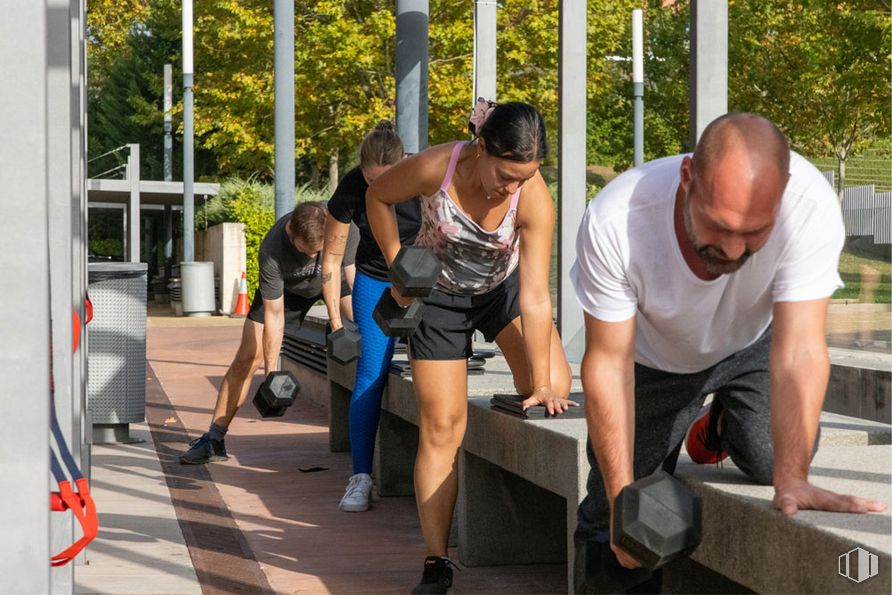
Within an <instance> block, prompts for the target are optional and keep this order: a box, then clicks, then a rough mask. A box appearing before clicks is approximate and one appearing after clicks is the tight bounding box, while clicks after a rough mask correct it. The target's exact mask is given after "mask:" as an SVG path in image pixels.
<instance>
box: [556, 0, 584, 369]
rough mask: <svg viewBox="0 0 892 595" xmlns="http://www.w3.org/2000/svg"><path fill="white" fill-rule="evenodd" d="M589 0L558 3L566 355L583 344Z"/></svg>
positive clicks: (577, 352) (573, 355)
mask: <svg viewBox="0 0 892 595" xmlns="http://www.w3.org/2000/svg"><path fill="white" fill-rule="evenodd" d="M586 17H587V10H586V0H563V1H562V2H561V3H560V25H559V26H560V33H559V45H560V61H559V63H558V219H557V220H558V232H557V233H558V271H557V273H558V293H557V299H558V310H557V322H558V331H560V333H561V340H562V341H563V343H564V347H565V348H566V350H567V356H568V357H569V358H570V359H571V360H573V361H578V360H579V359H580V358H581V357H582V350H583V348H584V345H583V343H584V337H585V333H584V331H583V328H584V324H583V318H582V309H581V308H580V307H579V304H578V303H577V302H576V296H575V294H574V292H573V285H572V283H571V282H570V267H571V266H573V261H574V259H575V256H576V231H577V228H578V227H579V222H580V221H582V216H583V214H584V213H585V191H586V187H585V183H586V178H585V174H586V169H585V168H586V158H585V151H586V143H585V140H586V88H585V84H586V51H585V49H586Z"/></svg>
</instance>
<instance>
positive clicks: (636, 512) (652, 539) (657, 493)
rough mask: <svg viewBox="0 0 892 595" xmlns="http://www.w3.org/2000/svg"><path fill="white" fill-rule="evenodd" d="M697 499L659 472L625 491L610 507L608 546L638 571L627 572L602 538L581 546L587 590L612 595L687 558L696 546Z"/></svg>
mask: <svg viewBox="0 0 892 595" xmlns="http://www.w3.org/2000/svg"><path fill="white" fill-rule="evenodd" d="M701 506H702V504H701V500H700V497H699V496H698V495H697V494H695V493H694V492H692V491H691V490H690V489H688V488H687V487H686V486H685V485H684V484H682V483H681V482H680V481H678V480H677V479H675V478H674V477H672V476H671V475H669V474H668V473H666V472H664V471H658V472H657V473H655V474H653V475H651V476H649V477H645V478H643V479H640V480H638V481H636V482H635V483H633V484H630V485H627V486H626V487H625V488H623V490H622V491H621V492H620V493H619V496H617V498H616V501H615V502H614V504H613V542H614V543H615V544H617V545H618V546H620V547H621V548H622V549H624V550H625V551H627V552H628V553H630V554H632V556H634V557H635V558H636V559H637V560H638V561H639V562H641V564H642V566H643V568H640V569H637V570H634V571H632V570H627V569H625V568H623V567H622V566H621V565H620V564H619V562H617V560H616V556H615V555H614V553H613V551H612V550H611V549H610V540H609V539H608V538H607V533H606V532H603V533H602V534H599V535H597V536H595V537H593V538H592V539H590V540H589V541H588V542H586V555H585V565H586V569H585V571H586V572H585V574H586V587H587V588H588V589H589V592H593V593H616V592H621V591H624V590H626V589H630V588H632V587H635V586H637V585H640V584H642V583H644V582H645V581H647V580H649V579H650V578H651V576H652V571H654V570H656V569H658V568H661V567H662V566H664V565H665V564H667V563H668V562H670V561H672V560H675V559H677V558H681V557H683V556H687V555H688V554H690V553H691V552H692V551H694V549H695V548H696V547H697V546H698V545H699V544H700V537H701V530H702V529H701V527H702V516H701Z"/></svg>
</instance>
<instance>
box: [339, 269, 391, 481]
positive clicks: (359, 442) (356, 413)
mask: <svg viewBox="0 0 892 595" xmlns="http://www.w3.org/2000/svg"><path fill="white" fill-rule="evenodd" d="M389 289H390V282H389V281H378V280H377V279H373V278H371V277H369V276H367V275H364V274H362V273H361V272H359V271H357V272H356V279H355V281H354V282H353V316H354V317H355V322H356V324H358V325H359V334H360V335H361V336H362V354H361V355H360V356H359V360H358V361H357V362H356V382H355V384H354V386H353V394H352V395H351V397H350V449H351V450H352V451H353V473H354V474H356V473H371V472H372V455H373V454H374V451H375V434H376V433H377V432H378V417H379V415H380V412H381V395H382V394H383V393H384V383H385V382H387V374H388V370H389V369H390V360H391V359H392V358H393V346H394V343H395V342H396V339H395V338H394V337H388V336H387V335H385V334H384V333H383V332H381V328H380V327H379V326H378V323H376V322H375V319H374V318H372V311H374V309H375V305H376V304H377V303H378V300H379V299H380V298H381V294H383V293H384V292H385V291H388V290H389Z"/></svg>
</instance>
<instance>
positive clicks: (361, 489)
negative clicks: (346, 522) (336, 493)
mask: <svg viewBox="0 0 892 595" xmlns="http://www.w3.org/2000/svg"><path fill="white" fill-rule="evenodd" d="M371 493H372V476H371V475H369V474H368V473H357V474H356V475H354V476H353V477H351V478H350V481H349V482H347V492H346V493H345V494H344V497H343V498H341V503H340V505H338V508H340V509H341V510H343V511H344V512H363V511H366V510H368V509H369V496H370V495H371Z"/></svg>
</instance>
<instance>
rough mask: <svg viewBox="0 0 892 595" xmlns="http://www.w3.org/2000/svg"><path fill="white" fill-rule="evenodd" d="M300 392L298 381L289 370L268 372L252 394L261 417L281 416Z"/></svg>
mask: <svg viewBox="0 0 892 595" xmlns="http://www.w3.org/2000/svg"><path fill="white" fill-rule="evenodd" d="M298 393H300V383H299V382H298V381H297V378H295V377H294V375H293V374H292V373H291V372H288V371H286V370H279V371H278V372H270V373H269V374H267V376H266V380H264V381H263V384H261V385H260V388H259V389H258V390H257V393H256V394H255V395H254V400H253V403H254V407H256V408H257V411H259V412H260V416H261V417H282V415H284V414H285V410H286V409H288V408H289V407H291V405H292V403H294V399H295V398H297V395H298Z"/></svg>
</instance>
